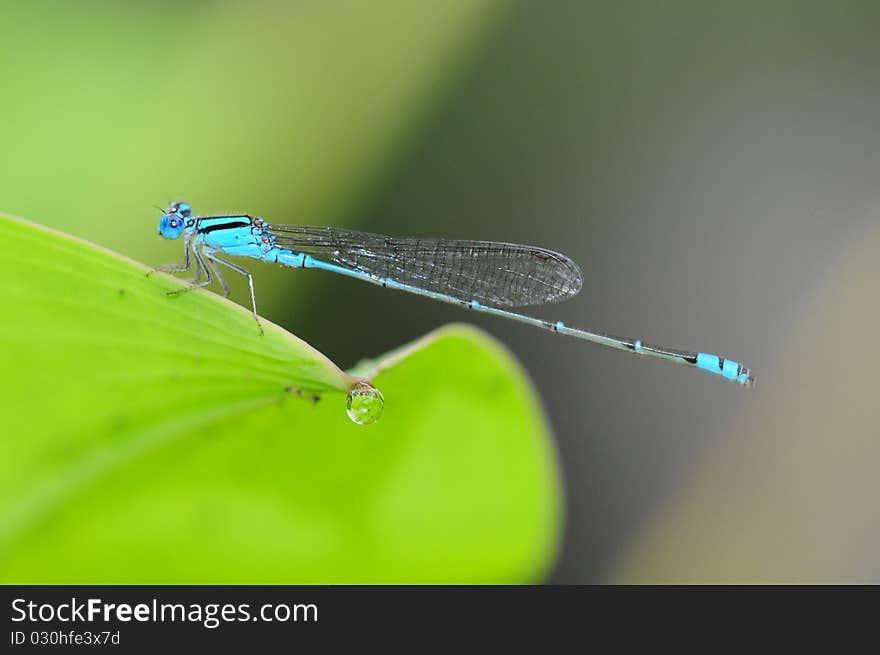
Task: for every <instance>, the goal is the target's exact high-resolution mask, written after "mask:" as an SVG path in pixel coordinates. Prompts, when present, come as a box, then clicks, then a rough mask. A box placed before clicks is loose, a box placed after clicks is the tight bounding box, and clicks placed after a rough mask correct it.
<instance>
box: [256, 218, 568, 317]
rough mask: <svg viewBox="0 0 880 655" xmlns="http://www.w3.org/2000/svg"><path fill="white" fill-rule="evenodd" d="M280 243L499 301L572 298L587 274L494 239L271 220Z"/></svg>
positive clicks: (370, 271)
mask: <svg viewBox="0 0 880 655" xmlns="http://www.w3.org/2000/svg"><path fill="white" fill-rule="evenodd" d="M268 229H269V231H270V232H271V233H272V234H273V235H274V236H275V239H276V244H277V245H278V246H280V247H282V248H289V249H290V250H294V251H296V252H302V253H305V254H307V255H312V256H313V257H315V258H316V259H320V260H323V261H325V262H329V263H333V264H336V265H338V266H342V267H344V268H347V269H350V270H352V271H357V272H360V273H364V274H366V275H371V276H377V277H381V278H390V279H392V280H395V281H396V282H400V283H403V284H408V285H411V286H414V287H418V288H420V289H425V290H428V291H434V292H437V293H443V294H447V295H450V296H454V297H456V298H460V299H462V300H465V301H469V300H477V301H479V302H481V303H486V304H488V305H494V306H497V307H522V306H526V305H541V304H544V303H549V302H557V301H560V300H564V299H566V298H570V297H571V296H573V295H575V294H576V293H578V291H580V290H581V285H582V284H583V275H582V273H581V270H580V268H578V265H577V264H575V263H574V262H573V261H572V260H571V259H569V258H568V257H566V256H565V255H562V254H560V253H558V252H553V251H552V250H545V249H544V248H536V247H533V246H522V245H516V244H512V243H497V242H494V241H458V240H450V239H415V238H392V237H386V236H383V235H381V234H371V233H369V232H358V231H355V230H344V229H340V228H335V227H326V226H325V227H310V226H306V225H271V226H268Z"/></svg>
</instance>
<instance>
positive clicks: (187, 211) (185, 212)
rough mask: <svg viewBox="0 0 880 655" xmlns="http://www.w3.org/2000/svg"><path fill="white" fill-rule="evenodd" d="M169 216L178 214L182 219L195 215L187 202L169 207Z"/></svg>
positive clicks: (174, 203)
mask: <svg viewBox="0 0 880 655" xmlns="http://www.w3.org/2000/svg"><path fill="white" fill-rule="evenodd" d="M166 213H167V214H177V215H178V216H180V217H181V218H184V219H186V218H190V217H191V216H192V215H193V208H192V206H191V205H190V204H189V203H187V202H172V203H171V204H170V205H168V211H167V212H166Z"/></svg>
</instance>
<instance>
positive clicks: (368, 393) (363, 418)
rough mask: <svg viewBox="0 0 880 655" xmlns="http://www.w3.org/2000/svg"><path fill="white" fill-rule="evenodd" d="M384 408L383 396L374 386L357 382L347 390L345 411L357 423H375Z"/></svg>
mask: <svg viewBox="0 0 880 655" xmlns="http://www.w3.org/2000/svg"><path fill="white" fill-rule="evenodd" d="M384 410H385V398H383V397H382V392H381V391H379V390H378V389H377V388H376V387H373V386H370V385H369V384H367V383H366V382H358V383H356V384H355V385H354V386H353V387H352V388H351V389H350V390H349V392H348V398H346V400H345V411H346V412H348V418H350V419H351V420H352V421H354V422H355V423H357V424H358V425H370V424H371V423H375V422H376V421H378V420H379V419H380V418H382V412H383V411H384Z"/></svg>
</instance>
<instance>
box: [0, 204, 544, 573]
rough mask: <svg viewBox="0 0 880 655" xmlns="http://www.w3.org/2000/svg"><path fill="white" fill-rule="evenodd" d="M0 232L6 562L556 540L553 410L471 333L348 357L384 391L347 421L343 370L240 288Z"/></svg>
mask: <svg viewBox="0 0 880 655" xmlns="http://www.w3.org/2000/svg"><path fill="white" fill-rule="evenodd" d="M0 238H2V239H3V242H4V243H6V244H11V245H12V246H14V247H7V248H5V249H4V250H3V252H2V254H0V265H2V266H3V268H4V270H5V271H6V275H5V277H4V282H3V284H2V285H0V289H2V298H0V307H2V309H0V312H2V315H0V339H2V344H3V349H2V363H3V372H4V373H5V375H4V376H3V377H2V382H0V397H2V399H3V400H2V407H3V417H4V428H5V429H4V431H3V436H2V438H0V582H6V583H10V582H25V583H37V582H42V583H49V582H54V583H63V582H69V583H87V582H93V583H99V582H105V583H160V582H164V583H221V582H229V583H244V582H251V583H260V582H262V583H312V582H314V583H318V582H321V583H346V582H524V581H535V580H538V579H540V577H541V576H542V575H543V574H544V573H545V572H546V570H547V567H548V566H549V565H550V564H551V562H552V559H553V557H554V555H555V550H556V544H557V538H558V532H559V509H560V507H559V506H560V492H559V483H558V478H557V472H556V463H555V455H554V451H553V448H552V444H551V441H550V437H549V432H548V429H547V425H546V422H545V420H544V418H543V414H542V410H541V407H540V404H539V401H538V400H537V398H536V395H535V393H534V391H533V390H532V387H531V385H530V383H529V381H528V378H527V377H526V375H525V374H524V372H523V371H522V370H521V368H520V367H519V365H518V364H517V362H516V361H515V360H514V359H513V357H512V356H511V355H510V354H509V353H508V352H507V351H506V350H504V349H503V348H502V347H501V346H500V345H499V344H498V343H497V342H495V341H494V340H492V339H491V338H490V337H488V336H487V335H486V334H484V333H482V332H480V331H478V330H476V329H474V328H471V327H466V326H449V327H446V328H442V329H440V330H437V331H435V332H433V333H431V334H429V335H427V336H426V337H424V338H423V339H420V340H419V341H417V342H416V343H414V344H410V345H409V346H405V347H403V348H401V349H398V350H397V351H395V352H394V353H392V354H390V355H388V356H386V357H383V358H379V359H378V360H376V361H374V362H368V363H365V364H363V365H361V366H359V367H358V370H357V371H356V372H355V373H356V374H357V375H358V376H362V377H366V378H370V379H371V380H372V382H373V384H374V385H375V386H376V387H378V388H379V389H381V390H382V392H383V393H384V396H385V402H386V407H385V414H384V416H383V418H382V419H381V420H380V421H379V422H378V423H376V424H374V425H371V426H358V425H355V424H354V423H353V422H351V421H350V420H349V419H348V417H347V416H346V412H345V397H346V396H345V392H346V391H347V390H348V389H349V388H350V387H351V385H352V384H354V383H355V382H356V381H357V377H355V376H354V375H351V374H347V373H345V372H343V371H341V370H340V369H339V368H338V367H336V366H335V365H334V364H333V363H332V362H331V361H330V360H329V359H327V358H326V357H324V356H323V355H322V354H321V353H319V352H317V351H316V350H314V349H313V348H311V347H310V346H309V345H308V344H306V343H304V342H303V341H301V340H299V339H297V338H296V337H294V336H292V335H290V334H289V333H287V332H285V331H284V330H283V329H282V328H280V327H278V326H275V325H272V324H270V323H266V324H265V325H264V327H265V335H264V336H262V337H261V336H260V335H259V332H258V330H257V327H256V324H255V322H254V320H253V317H252V316H251V314H250V313H249V312H248V311H247V310H245V309H244V308H242V307H239V306H238V305H235V304H233V303H231V302H228V301H226V300H224V299H222V298H220V297H219V296H217V295H215V294H213V293H210V292H206V291H192V292H190V293H186V294H183V295H182V296H179V297H174V296H168V295H166V293H165V292H166V291H168V290H171V289H175V288H178V287H179V286H180V284H181V283H180V281H179V280H175V279H173V278H171V277H170V276H166V275H162V274H156V275H153V276H151V277H147V276H146V272H147V271H148V270H149V269H147V268H146V267H144V266H142V265H140V264H138V263H136V262H133V261H131V260H128V259H126V258H124V257H122V256H120V255H116V254H114V253H111V252H108V251H106V250H103V249H100V248H98V247H96V246H93V245H90V244H88V243H85V242H83V241H79V240H77V239H74V238H72V237H68V236H65V235H62V234H60V233H57V232H54V231H51V230H48V229H46V228H42V227H39V226H36V225H34V224H31V223H27V222H25V221H21V220H19V219H12V218H9V217H0ZM356 335H357V332H356V330H353V336H354V337H356ZM313 394H318V395H319V396H320V401H319V402H317V403H314V402H312V400H310V397H311V396H312V395H313Z"/></svg>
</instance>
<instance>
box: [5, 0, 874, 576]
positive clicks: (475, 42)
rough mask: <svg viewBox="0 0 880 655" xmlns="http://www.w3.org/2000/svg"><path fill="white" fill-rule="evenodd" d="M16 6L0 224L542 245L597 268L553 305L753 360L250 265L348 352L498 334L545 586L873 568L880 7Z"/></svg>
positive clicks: (9, 23) (100, 236)
mask: <svg viewBox="0 0 880 655" xmlns="http://www.w3.org/2000/svg"><path fill="white" fill-rule="evenodd" d="M0 24H2V25H3V26H4V28H5V29H4V30H3V41H2V44H0V80H2V82H3V100H2V103H0V209H2V210H3V211H6V212H9V213H13V214H18V215H21V216H24V217H27V218H29V219H31V220H34V221H38V222H41V223H44V224H46V225H49V226H52V227H57V228H59V229H62V230H65V231H67V232H70V233H73V234H76V235H78V236H81V237H83V238H86V239H89V240H92V241H95V242H97V243H100V244H102V245H104V246H107V247H109V248H112V249H115V250H118V251H120V252H123V253H125V254H127V255H129V256H131V257H133V258H135V259H139V260H141V261H144V262H147V263H151V264H160V263H167V262H170V261H176V260H178V259H179V257H180V252H179V249H180V244H178V243H165V242H162V241H161V240H159V239H158V237H157V236H156V224H157V221H158V218H159V212H158V211H157V210H155V209H153V208H152V206H153V205H160V206H161V205H164V204H165V203H166V202H167V201H168V200H171V199H185V200H188V201H189V202H191V203H192V204H193V205H194V206H195V207H196V209H197V211H200V212H203V213H223V212H227V211H247V212H249V213H252V214H257V215H261V216H264V217H265V218H267V219H268V220H269V221H273V222H290V223H309V224H333V225H344V226H348V227H356V228H360V229H369V230H374V231H381V232H387V233H391V234H408V235H417V236H449V237H462V238H486V239H495V240H505V241H519V242H526V243H534V244H538V245H543V246H547V247H550V248H555V249H559V250H563V251H565V252H566V253H568V254H569V255H571V256H572V257H573V258H574V259H576V260H577V261H578V262H579V263H580V264H581V266H582V268H583V270H584V274H585V280H586V281H585V287H584V291H583V292H582V295H581V296H579V297H578V298H576V299H575V300H573V301H570V302H568V303H566V304H565V305H562V306H558V307H552V308H542V309H541V310H539V313H540V315H542V316H546V317H548V318H553V319H561V320H564V321H565V322H566V323H569V324H572V325H582V326H585V327H592V328H597V329H600V330H608V331H610V332H612V333H618V334H627V335H634V336H640V337H642V338H645V339H649V340H652V341H656V342H658V343H668V344H670V345H679V346H682V347H688V348H694V349H701V350H709V351H720V352H722V353H723V354H726V355H729V356H731V357H733V358H735V359H740V360H742V361H744V362H745V363H746V364H747V365H749V366H751V367H752V369H753V370H754V371H755V372H756V374H757V376H758V387H757V389H755V390H754V391H753V392H745V393H743V392H741V391H740V390H739V389H736V388H734V387H733V386H732V385H726V384H721V383H716V382H715V381H714V380H711V379H708V378H707V377H706V376H702V375H698V374H696V373H693V372H691V371H687V370H682V369H679V368H676V367H670V366H664V365H663V364H656V363H654V362H645V361H640V360H637V359H636V358H628V357H625V356H622V355H620V354H617V353H612V352H605V351H602V350H600V349H597V348H592V347H589V346H586V345H582V344H579V343H576V342H573V341H569V340H565V339H558V338H553V337H552V336H549V335H545V334H541V333H535V332H533V331H531V330H529V329H528V328H525V327H522V326H518V325H510V324H506V323H504V322H500V321H497V320H495V321H493V320H491V319H485V320H482V319H480V318H479V317H474V316H473V315H472V314H467V315H462V313H461V312H459V311H457V310H456V309H455V308H451V307H444V306H437V305H436V304H432V303H430V302H427V301H424V300H422V299H419V298H413V297H408V296H404V295H402V294H394V293H390V292H385V291H383V290H381V289H375V288H372V287H369V286H367V285H362V284H358V283H357V282H354V281H351V280H343V279H334V278H333V277H332V276H327V275H320V274H318V273H314V272H307V271H300V272H295V271H284V270H277V269H273V268H271V267H268V266H260V265H257V266H255V267H253V268H254V270H255V273H256V283H257V288H258V293H259V296H260V299H261V312H262V313H263V314H264V315H265V316H267V317H268V318H269V319H271V320H273V321H275V322H278V323H279V324H281V325H283V326H285V327H286V328H288V329H289V330H290V331H292V332H294V333H295V334H297V335H299V336H301V337H302V338H304V339H305V340H307V341H308V342H310V343H311V344H312V345H314V346H315V347H316V348H318V349H320V350H322V351H323V352H325V353H326V354H327V355H329V356H330V357H332V358H333V359H334V360H335V361H337V362H339V363H340V364H341V365H344V366H347V365H351V364H354V363H355V362H356V361H358V360H359V359H361V358H362V357H364V356H371V355H375V354H377V353H379V352H383V351H385V350H388V349H390V348H393V347H395V346H397V345H399V344H400V343H402V342H404V341H407V340H410V339H413V338H415V337H417V336H419V335H421V334H422V333H424V332H426V331H427V330H429V329H431V328H433V327H436V326H437V325H439V324H442V323H445V322H448V321H454V320H465V319H466V320H468V321H473V322H476V323H478V324H480V325H481V326H482V327H484V328H486V329H488V330H490V331H491V332H492V333H494V334H495V335H497V336H498V337H499V338H500V339H502V340H503V341H504V342H505V343H507V344H508V345H509V346H510V348H511V349H512V350H513V352H515V353H516V354H517V355H518V356H519V357H520V358H521V360H522V361H523V363H524V365H525V367H526V368H527V369H528V371H529V372H530V373H531V374H532V376H533V378H534V379H535V381H536V383H537V386H538V388H539V389H540V390H541V393H542V396H543V400H544V402H545V404H546V407H547V410H548V413H549V416H550V419H551V422H552V424H553V426H554V429H555V432H556V435H557V439H558V447H559V450H560V460H561V464H562V467H563V470H564V474H565V483H566V503H567V507H566V535H565V542H564V545H563V551H562V554H561V558H560V560H559V562H558V565H557V568H556V571H555V573H554V574H553V576H552V578H551V580H552V581H556V582H569V583H570V582H596V581H619V580H627V581H632V582H647V581H651V582H653V581H675V582H687V581H742V582H764V581H780V580H792V581H867V580H871V581H878V580H880V557H878V556H877V555H876V553H877V552H880V530H878V528H877V526H878V525H880V520H878V519H880V510H878V508H877V504H876V498H877V497H878V492H880V482H878V480H880V476H878V475H877V474H876V472H875V470H876V465H875V462H877V461H878V460H880V457H878V455H880V435H878V429H877V425H880V421H878V419H880V410H878V409H877V406H876V405H877V404H876V400H875V398H876V382H874V380H873V377H872V375H871V373H872V371H874V370H876V369H877V366H878V364H880V361H878V360H880V355H878V354H877V350H876V349H875V348H872V347H871V343H872V340H873V335H874V332H875V327H874V326H875V325H876V324H877V319H878V318H880V302H878V299H877V296H878V294H877V292H876V287H877V280H878V279H880V263H878V260H877V257H876V253H877V252H878V251H880V227H878V225H880V221H878V211H880V204H878V195H880V192H878V188H880V185H878V175H880V173H878V171H880V166H878V164H880V118H878V116H880V111H878V109H880V84H878V82H880V79H878V78H880V74H878V71H880V44H878V41H877V38H876V35H877V28H878V27H880V8H878V7H877V5H876V3H872V2H854V1H842V2H809V1H783V0H769V1H764V2H757V1H746V2H736V3H733V2H730V3H702V2H697V1H693V0H678V1H675V2H670V3H663V4H662V5H661V4H657V3H650V2H610V1H608V2H563V1H559V2H537V1H534V2H517V1H514V0H494V1H483V2H479V1H475V0H471V1H468V0H449V1H447V2H443V3H429V2H406V1H404V0H393V1H392V0H383V1H378V2H358V1H354V0H348V1H343V0H340V1H338V2H317V1H314V2H269V1H257V2H232V1H227V2H209V1H199V2H130V3H113V2H98V1H94V0H93V1H90V2H78V3H57V2H48V1H39V0H38V1H33V2H27V3H25V2H18V3H15V2H2V3H0ZM234 282H235V283H236V287H235V289H236V295H235V298H236V299H238V300H240V301H244V300H245V296H244V294H243V291H244V289H243V286H242V285H241V283H240V281H234ZM354 334H356V335H357V339H354V338H352V336H353V335H354Z"/></svg>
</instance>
